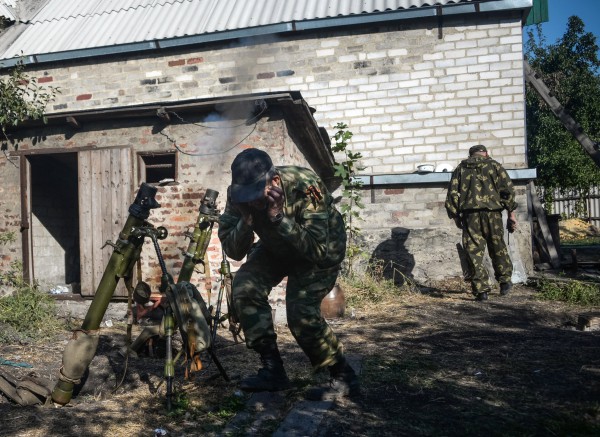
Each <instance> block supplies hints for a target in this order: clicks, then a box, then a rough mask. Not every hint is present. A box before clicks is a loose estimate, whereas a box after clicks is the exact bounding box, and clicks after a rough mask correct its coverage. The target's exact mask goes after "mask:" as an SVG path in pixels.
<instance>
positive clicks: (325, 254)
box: [219, 166, 346, 368]
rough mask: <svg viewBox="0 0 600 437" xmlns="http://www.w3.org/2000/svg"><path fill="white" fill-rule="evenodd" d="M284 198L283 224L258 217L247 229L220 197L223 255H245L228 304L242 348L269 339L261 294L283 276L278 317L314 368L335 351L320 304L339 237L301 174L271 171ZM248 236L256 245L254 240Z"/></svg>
mask: <svg viewBox="0 0 600 437" xmlns="http://www.w3.org/2000/svg"><path fill="white" fill-rule="evenodd" d="M277 172H278V174H279V175H280V177H281V180H282V189H283V191H284V193H285V204H284V207H283V213H284V218H283V220H282V221H281V223H279V224H277V225H274V224H273V223H271V222H270V221H269V219H268V218H267V216H266V213H265V212H264V211H259V212H258V213H257V212H255V213H253V218H254V223H253V225H252V226H248V225H247V224H246V223H245V222H244V220H243V219H242V218H241V217H242V215H241V213H240V212H239V211H238V210H237V208H236V206H235V204H233V203H232V202H231V199H230V198H229V197H228V199H227V205H226V207H225V211H224V213H223V214H222V215H221V217H220V218H219V238H220V240H221V244H222V246H223V249H224V250H225V253H227V255H228V256H230V257H232V258H233V259H236V260H241V259H242V258H243V257H244V256H246V255H247V260H246V262H245V263H244V264H243V265H242V266H241V267H240V269H239V270H238V271H237V273H236V274H235V277H234V281H233V299H234V305H235V308H236V310H237V312H238V314H239V317H240V322H241V325H242V328H243V330H244V334H245V338H246V345H247V346H248V347H249V348H252V349H258V348H259V347H260V344H261V342H265V341H269V340H271V341H273V340H275V339H276V337H277V336H276V334H275V330H274V328H273V320H272V316H271V307H270V305H269V303H268V296H269V293H270V292H271V289H272V288H273V287H274V286H276V285H277V284H278V283H279V282H281V281H282V280H283V278H285V277H286V276H287V278H288V279H287V288H286V311H287V322H288V326H289V328H290V331H291V332H292V335H293V336H294V338H295V339H296V341H297V342H298V344H299V345H300V347H301V348H302V350H303V351H304V353H305V354H306V355H307V356H308V357H309V359H310V361H311V363H312V365H313V366H314V367H315V368H320V367H323V366H329V365H332V364H334V363H336V362H337V361H338V360H339V359H340V358H341V357H342V356H343V354H342V346H341V344H340V343H339V342H338V340H337V338H336V336H335V334H334V333H333V331H332V330H331V328H330V327H329V325H327V323H326V322H325V320H324V319H323V317H322V316H321V301H322V300H323V298H324V297H325V296H326V295H327V293H329V291H330V290H331V288H332V287H333V286H334V285H335V281H336V279H337V276H338V272H339V269H340V263H341V262H342V260H343V258H344V255H345V251H346V232H345V229H344V222H343V219H342V216H341V215H340V213H339V212H338V211H337V210H336V209H335V207H334V206H333V199H332V197H331V195H330V194H329V192H328V191H327V189H326V187H325V186H324V185H323V183H322V182H321V180H320V179H319V178H318V177H317V175H316V174H315V173H314V172H313V171H311V170H309V169H306V168H302V167H295V166H281V167H277ZM254 233H256V234H257V235H258V237H259V238H260V240H259V241H258V242H257V243H253V242H254Z"/></svg>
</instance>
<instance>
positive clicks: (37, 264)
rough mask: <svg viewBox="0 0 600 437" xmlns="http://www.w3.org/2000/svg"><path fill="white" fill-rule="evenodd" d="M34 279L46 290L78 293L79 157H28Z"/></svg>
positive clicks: (69, 155) (58, 154)
mask: <svg viewBox="0 0 600 437" xmlns="http://www.w3.org/2000/svg"><path fill="white" fill-rule="evenodd" d="M28 159H29V162H30V165H31V248H32V263H33V277H34V279H35V280H36V281H38V282H39V283H40V285H41V286H42V287H44V288H45V289H53V288H57V287H59V286H60V287H61V288H58V290H59V292H64V288H62V287H64V286H70V287H69V288H71V290H69V291H72V292H79V283H80V281H81V280H80V268H79V265H80V262H79V207H78V192H77V191H78V185H77V184H78V177H77V167H78V166H77V153H54V154H45V155H33V156H29V157H28Z"/></svg>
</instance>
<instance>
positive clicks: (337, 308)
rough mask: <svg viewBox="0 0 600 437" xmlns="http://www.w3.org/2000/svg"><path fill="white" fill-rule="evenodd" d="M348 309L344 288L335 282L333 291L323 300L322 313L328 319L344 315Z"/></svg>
mask: <svg viewBox="0 0 600 437" xmlns="http://www.w3.org/2000/svg"><path fill="white" fill-rule="evenodd" d="M345 311H346V298H345V296H344V290H342V287H340V285H339V284H335V285H334V286H333V288H332V289H331V291H330V292H329V293H328V294H327V295H326V296H325V298H324V299H323V300H322V301H321V315H322V316H323V317H325V318H326V319H335V318H339V317H344V312H345Z"/></svg>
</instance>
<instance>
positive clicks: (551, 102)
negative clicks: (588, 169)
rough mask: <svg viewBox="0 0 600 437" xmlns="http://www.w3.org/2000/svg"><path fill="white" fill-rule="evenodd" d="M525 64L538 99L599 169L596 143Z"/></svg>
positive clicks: (526, 64) (525, 62)
mask: <svg viewBox="0 0 600 437" xmlns="http://www.w3.org/2000/svg"><path fill="white" fill-rule="evenodd" d="M523 63H524V64H525V78H526V79H527V81H529V83H530V84H531V86H533V89H534V90H536V92H537V93H538V94H539V95H540V97H541V98H542V99H543V100H544V101H545V102H546V103H547V104H548V106H549V107H550V109H551V110H552V112H553V113H554V115H555V116H556V118H558V120H559V121H560V122H561V123H562V125H563V126H564V127H565V129H567V130H568V131H569V132H570V133H571V135H573V136H574V137H575V139H576V140H577V141H578V142H579V144H580V145H581V147H583V149H584V150H585V151H586V152H587V153H588V155H590V158H592V160H593V161H594V162H595V163H596V165H597V166H598V167H600V151H599V150H598V146H596V143H595V142H594V141H592V140H591V139H590V137H588V136H587V135H586V134H585V132H583V128H582V127H581V126H580V125H579V124H578V123H577V122H576V121H575V120H574V119H573V117H571V115H569V113H568V112H567V111H566V109H565V108H564V107H563V106H562V105H561V104H560V102H559V101H558V100H557V99H556V97H554V95H553V94H552V92H551V91H550V90H549V89H548V87H547V86H546V84H545V83H544V81H542V80H541V79H540V78H539V76H538V75H537V74H536V73H535V71H534V70H533V69H532V68H531V66H530V65H529V63H528V62H527V61H523Z"/></svg>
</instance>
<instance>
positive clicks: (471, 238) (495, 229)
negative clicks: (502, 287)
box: [462, 210, 513, 296]
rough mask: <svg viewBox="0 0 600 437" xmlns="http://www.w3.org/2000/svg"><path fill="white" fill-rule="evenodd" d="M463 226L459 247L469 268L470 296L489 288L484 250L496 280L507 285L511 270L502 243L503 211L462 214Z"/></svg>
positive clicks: (510, 264) (506, 252) (506, 250)
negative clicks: (488, 257)
mask: <svg viewBox="0 0 600 437" xmlns="http://www.w3.org/2000/svg"><path fill="white" fill-rule="evenodd" d="M462 225H463V235H462V243H463V247H464V249H465V252H466V253H467V259H468V261H469V266H470V267H471V273H472V277H471V287H472V290H473V294H474V295H476V296H477V295H479V294H480V293H483V292H488V291H490V290H491V288H492V284H491V283H490V279H489V274H488V272H487V270H486V268H485V265H484V263H483V258H484V256H485V249H486V246H487V250H488V253H489V255H490V259H491V260H492V266H493V267H494V276H495V278H496V280H497V281H498V282H500V283H509V282H510V279H511V276H512V270H513V267H512V261H511V260H510V256H509V254H508V249H507V247H506V244H505V243H504V226H503V224H502V211H487V210H480V211H470V212H463V215H462Z"/></svg>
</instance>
